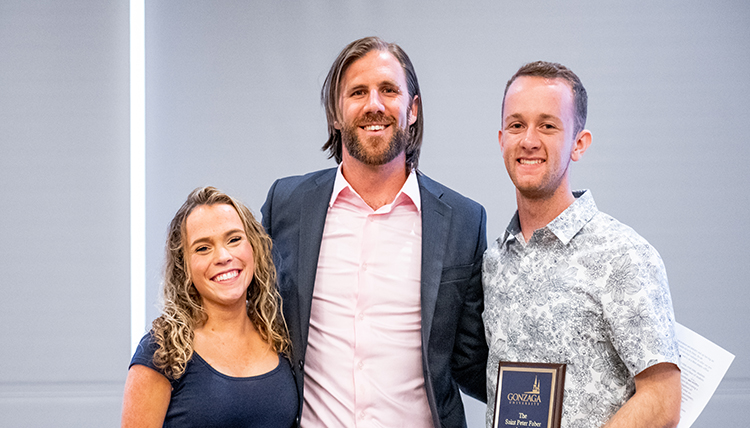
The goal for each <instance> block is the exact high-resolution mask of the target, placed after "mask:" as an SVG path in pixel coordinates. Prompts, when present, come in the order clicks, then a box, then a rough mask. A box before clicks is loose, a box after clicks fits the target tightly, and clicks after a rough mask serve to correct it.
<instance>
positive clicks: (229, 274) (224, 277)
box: [214, 270, 240, 281]
mask: <svg viewBox="0 0 750 428" xmlns="http://www.w3.org/2000/svg"><path fill="white" fill-rule="evenodd" d="M239 274H240V273H239V272H238V271H236V270H233V271H231V272H227V273H222V274H221V275H218V276H217V277H216V278H215V279H214V280H215V281H226V280H228V279H232V278H234V277H236V276H237V275H239Z"/></svg>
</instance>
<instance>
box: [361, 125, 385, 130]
mask: <svg viewBox="0 0 750 428" xmlns="http://www.w3.org/2000/svg"><path fill="white" fill-rule="evenodd" d="M383 129H385V126H384V125H367V126H365V131H382V130H383Z"/></svg>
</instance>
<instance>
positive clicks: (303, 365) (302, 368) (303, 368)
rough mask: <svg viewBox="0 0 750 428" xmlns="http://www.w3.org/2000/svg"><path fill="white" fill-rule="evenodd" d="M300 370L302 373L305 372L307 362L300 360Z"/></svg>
mask: <svg viewBox="0 0 750 428" xmlns="http://www.w3.org/2000/svg"><path fill="white" fill-rule="evenodd" d="M299 369H300V371H304V370H305V362H304V361H303V360H299Z"/></svg>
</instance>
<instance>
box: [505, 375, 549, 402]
mask: <svg viewBox="0 0 750 428" xmlns="http://www.w3.org/2000/svg"><path fill="white" fill-rule="evenodd" d="M508 401H509V403H510V404H521V405H527V406H538V405H539V404H540V403H541V402H542V397H541V395H540V394H539V377H534V385H533V386H532V388H531V391H526V392H520V393H519V392H509V393H508Z"/></svg>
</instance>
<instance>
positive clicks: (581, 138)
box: [570, 129, 591, 162]
mask: <svg viewBox="0 0 750 428" xmlns="http://www.w3.org/2000/svg"><path fill="white" fill-rule="evenodd" d="M590 145H591V131H589V130H588V129H584V130H583V131H581V132H579V133H578V136H577V137H576V142H575V144H574V145H573V150H572V151H571V152H570V160H572V161H573V162H577V161H578V159H580V158H581V156H583V154H584V153H585V152H586V149H588V148H589V146H590Z"/></svg>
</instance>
